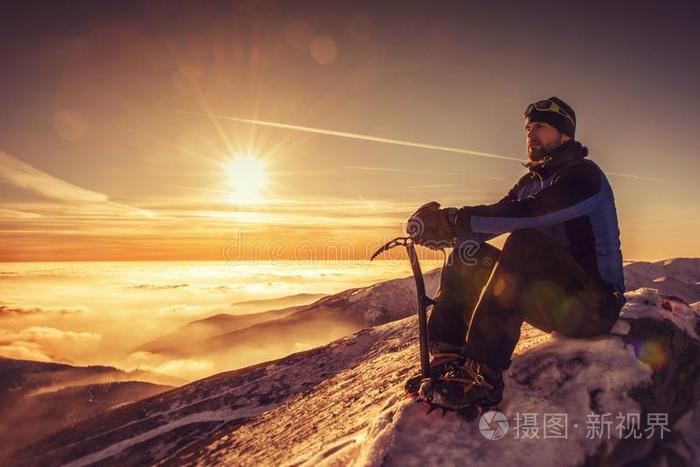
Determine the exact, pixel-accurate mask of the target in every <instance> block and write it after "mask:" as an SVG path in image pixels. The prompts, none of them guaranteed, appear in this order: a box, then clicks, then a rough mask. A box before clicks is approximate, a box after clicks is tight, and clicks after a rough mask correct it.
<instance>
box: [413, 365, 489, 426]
mask: <svg viewBox="0 0 700 467" xmlns="http://www.w3.org/2000/svg"><path fill="white" fill-rule="evenodd" d="M428 379H429V378H428ZM424 380H426V378H423V376H422V375H420V374H418V375H416V376H414V377H412V378H410V379H408V381H406V384H405V386H404V390H405V391H406V394H407V395H408V396H410V397H411V399H413V401H414V402H417V403H420V404H422V405H423V406H424V407H426V408H427V412H426V413H425V414H426V415H428V414H429V413H431V412H433V411H435V410H441V411H442V416H443V417H444V416H445V415H447V413H449V412H452V413H454V414H456V415H457V416H459V417H461V418H463V419H464V420H466V421H468V422H471V421H474V420H476V419H477V418H479V417H480V416H481V414H483V413H484V412H487V411H489V410H491V409H495V406H493V405H488V404H482V403H479V402H475V403H473V404H470V405H469V406H467V407H462V408H459V409H457V408H454V407H445V406H442V405H440V404H439V403H437V402H435V401H433V400H432V397H431V395H430V394H421V393H420V392H421V391H420V388H421V384H422V383H423V381H424Z"/></svg>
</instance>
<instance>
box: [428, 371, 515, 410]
mask: <svg viewBox="0 0 700 467" xmlns="http://www.w3.org/2000/svg"><path fill="white" fill-rule="evenodd" d="M457 362H459V361H452V362H451V363H448V364H444V365H443V367H442V372H441V373H440V375H439V376H437V378H433V379H432V380H423V381H421V385H420V387H419V388H418V391H417V393H418V395H419V396H420V398H422V399H424V400H426V401H427V402H430V403H431V404H433V405H436V406H438V407H441V408H444V409H448V410H455V411H461V410H464V409H467V408H469V407H471V406H480V407H481V408H482V409H486V408H488V407H493V406H495V405H497V404H498V403H499V402H501V399H502V398H503V372H502V371H500V370H498V369H495V368H491V367H490V366H488V365H486V364H485V363H480V362H478V361H476V360H474V359H471V358H464V360H463V361H462V362H461V364H457Z"/></svg>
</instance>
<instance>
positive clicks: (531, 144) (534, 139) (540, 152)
mask: <svg viewBox="0 0 700 467" xmlns="http://www.w3.org/2000/svg"><path fill="white" fill-rule="evenodd" d="M525 138H526V142H527V157H528V159H530V160H531V161H537V160H540V159H541V158H542V156H544V155H546V154H548V153H549V152H551V151H552V150H554V149H555V148H557V147H558V146H560V145H561V144H562V143H564V142H566V141H568V140H569V139H570V138H569V137H568V136H567V135H565V134H563V133H560V132H559V130H557V129H556V128H554V127H553V126H552V125H550V124H549V123H544V122H531V123H527V124H526V125H525Z"/></svg>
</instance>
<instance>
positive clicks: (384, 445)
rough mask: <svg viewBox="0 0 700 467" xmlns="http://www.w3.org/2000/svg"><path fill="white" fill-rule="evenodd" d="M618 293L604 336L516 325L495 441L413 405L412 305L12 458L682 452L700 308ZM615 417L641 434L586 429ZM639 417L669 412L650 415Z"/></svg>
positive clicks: (658, 456) (689, 420) (213, 459)
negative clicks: (544, 428) (409, 384)
mask: <svg viewBox="0 0 700 467" xmlns="http://www.w3.org/2000/svg"><path fill="white" fill-rule="evenodd" d="M627 298H628V303H627V304H626V305H625V308H624V310H623V313H622V315H621V319H620V320H619V321H618V323H617V324H616V326H615V328H614V329H613V331H612V332H611V334H609V335H605V336H599V337H596V338H592V339H569V338H566V337H564V336H561V335H558V334H557V333H553V334H549V335H548V334H545V333H542V332H541V331H538V330H536V329H534V328H531V327H529V326H525V327H524V329H523V335H522V339H521V342H520V343H519V344H518V347H517V349H516V355H515V356H514V358H513V364H512V365H511V367H510V369H509V370H508V371H507V372H506V375H505V382H506V390H505V393H504V401H503V403H502V404H501V405H500V406H499V410H500V411H501V412H502V413H503V414H504V416H505V417H506V419H507V420H509V421H510V422H509V428H510V430H509V433H510V434H508V433H506V435H507V436H505V437H504V438H503V439H500V440H498V441H492V440H489V439H486V438H485V437H484V436H482V434H481V433H480V432H479V425H478V424H477V423H476V422H472V423H467V422H465V421H464V420H462V419H460V418H459V417H456V416H454V415H453V414H448V416H446V417H445V418H442V417H441V416H440V415H439V413H437V412H434V413H432V414H430V415H425V409H424V408H423V407H422V406H421V405H420V404H415V403H413V402H412V401H410V400H409V399H407V398H406V397H405V396H404V395H403V390H402V382H403V381H404V380H405V378H407V377H408V376H409V375H411V374H414V373H415V372H416V371H417V369H418V366H419V362H418V351H417V338H416V326H417V323H416V319H415V318H413V317H409V318H405V319H401V320H399V321H395V322H391V323H389V324H386V325H382V326H377V327H373V328H368V329H364V330H362V331H359V332H357V333H355V334H353V335H350V336H347V337H344V338H342V339H339V340H337V341H335V342H333V343H331V344H329V345H326V346H323V347H319V348H316V349H313V350H309V351H306V352H301V353H298V354H294V355H291V356H289V357H286V358H283V359H281V360H277V361H273V362H268V363H264V364H260V365H256V366H253V367H249V368H245V369H241V370H236V371H232V372H227V373H222V374H219V375H215V376H212V377H210V378H206V379H203V380H200V381H197V382H195V383H192V384H189V385H187V386H184V387H181V388H176V389H174V390H172V391H168V392H166V393H163V394H160V395H158V396H155V397H151V398H148V399H144V400H141V401H138V402H135V403H132V404H129V405H126V406H123V407H119V408H116V409H113V410H112V411H110V412H109V413H106V414H101V415H98V416H96V417H94V418H92V419H89V420H85V421H83V422H80V423H78V424H76V425H74V426H73V427H71V428H69V429H66V430H63V431H61V432H58V433H55V434H53V435H50V436H48V437H46V438H44V439H43V440H41V441H39V442H37V443H35V444H33V445H31V446H29V447H27V448H25V449H23V450H22V451H20V452H18V453H17V457H16V459H17V464H18V465H42V466H47V465H59V464H64V463H68V462H74V463H76V465H90V464H96V463H100V464H107V463H109V464H115V463H121V464H126V465H141V464H155V463H162V464H166V465H270V464H273V465H279V464H289V465H309V466H310V465H349V464H354V465H387V466H393V465H426V464H433V465H437V464H439V465H462V464H464V463H465V462H466V461H465V460H468V461H469V463H470V465H488V466H492V465H523V464H527V465H530V464H532V463H533V462H535V463H536V464H537V465H540V466H549V465H551V466H568V465H584V464H586V465H622V464H626V463H630V462H636V464H635V465H693V464H694V461H695V460H697V459H699V458H700V457H698V454H700V448H698V446H700V433H699V432H698V431H697V430H696V429H695V428H694V427H695V424H696V423H697V422H698V418H699V417H700V406H698V403H699V402H700V372H699V371H698V366H697V361H698V358H700V340H699V339H698V332H700V314H699V313H700V307H699V306H698V304H696V305H694V306H693V307H691V306H688V305H687V304H685V303H683V302H682V301H680V300H677V299H673V298H665V297H664V296H662V295H659V294H658V292H657V291H655V290H652V289H645V288H642V289H639V290H637V291H633V292H628V293H627ZM524 414H536V415H537V414H539V415H537V416H538V417H539V420H540V422H542V420H543V417H544V414H550V415H551V414H556V415H562V414H566V415H567V424H566V426H567V429H568V432H567V437H566V438H565V439H562V438H558V439H542V436H543V435H542V434H540V435H539V437H538V438H528V437H524V435H523V433H528V431H523V428H522V427H519V426H518V424H517V423H516V420H519V423H522V417H523V415H524ZM617 414H632V415H634V414H640V417H642V418H641V425H640V426H639V430H640V432H641V433H642V434H644V433H646V435H644V436H642V437H640V438H639V439H636V438H635V437H634V436H628V437H627V438H626V439H625V436H626V435H628V434H634V433H637V431H636V429H635V427H634V426H631V425H625V426H624V427H623V428H624V430H627V431H622V430H621V431H620V433H619V434H618V432H617V431H616V429H615V425H609V424H607V425H601V426H602V427H603V428H602V429H603V430H605V429H606V428H605V427H606V426H607V427H609V429H610V435H609V436H607V435H606V436H597V435H595V433H596V431H595V430H591V429H590V425H591V422H590V420H595V419H596V418H595V417H598V418H599V419H601V418H602V419H604V420H605V417H607V420H608V421H609V420H610V419H611V418H612V419H613V420H614V417H615V415H617ZM649 414H666V416H667V420H666V422H665V423H662V424H660V425H659V424H656V425H655V424H654V422H653V420H652V422H651V423H647V422H648V420H649V418H648V417H649ZM631 418H632V419H634V417H631ZM530 421H532V420H530ZM630 426H631V428H630ZM662 427H666V429H667V430H670V431H665V432H664V430H662V429H661V428H662ZM487 428H488V427H487ZM650 429H653V430H652V432H649V430H650ZM589 432H590V433H593V434H592V435H591V436H589ZM529 433H530V434H532V430H530V431H529ZM662 433H664V434H665V435H666V436H665V437H662ZM487 434H488V432H487ZM492 434H493V433H491V435H492ZM516 434H519V436H516ZM559 434H561V433H559ZM647 435H650V436H647ZM88 439H89V441H87V440H88ZM630 465H631V464H630Z"/></svg>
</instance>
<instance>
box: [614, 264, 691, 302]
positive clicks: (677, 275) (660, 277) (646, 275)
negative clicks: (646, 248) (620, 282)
mask: <svg viewBox="0 0 700 467" xmlns="http://www.w3.org/2000/svg"><path fill="white" fill-rule="evenodd" d="M624 272H625V286H626V287H627V290H635V289H638V288H640V287H650V288H654V289H657V290H659V291H660V292H661V293H663V294H667V295H675V296H677V297H680V298H682V299H683V300H685V301H686V302H688V303H693V302H697V301H698V300H700V258H673V259H666V260H662V261H656V262H653V263H651V262H647V261H636V262H634V263H630V264H628V265H626V266H625V269H624Z"/></svg>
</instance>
